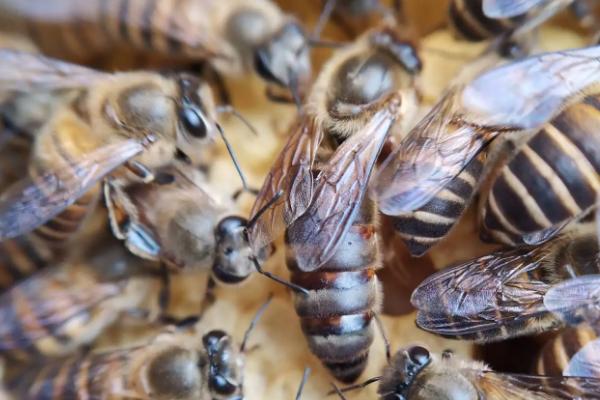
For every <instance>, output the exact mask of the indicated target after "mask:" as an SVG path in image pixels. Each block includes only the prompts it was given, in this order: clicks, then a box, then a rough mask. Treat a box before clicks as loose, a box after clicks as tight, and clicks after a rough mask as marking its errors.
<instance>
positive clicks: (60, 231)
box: [33, 185, 100, 248]
mask: <svg viewBox="0 0 600 400" xmlns="http://www.w3.org/2000/svg"><path fill="white" fill-rule="evenodd" d="M99 189H100V188H99V186H98V185H96V186H95V187H94V188H93V189H91V190H89V191H88V192H87V193H85V194H84V195H83V196H82V197H80V198H79V199H77V200H76V201H75V203H73V204H72V205H70V206H69V207H67V209H65V210H64V211H63V212H61V213H60V214H58V215H57V216H56V217H54V218H53V219H51V220H50V221H48V222H47V223H46V224H44V225H42V226H40V227H39V228H37V229H36V230H35V231H33V234H34V235H35V236H37V237H39V238H41V239H43V240H44V241H46V242H47V243H48V244H49V245H50V246H52V247H57V248H62V247H65V246H66V245H68V244H69V240H70V239H71V238H72V237H73V236H74V235H75V234H76V233H77V232H78V231H79V229H80V228H81V226H82V225H83V223H84V221H85V220H86V218H87V216H88V215H89V214H90V213H91V212H92V211H93V210H94V207H95V205H96V202H97V200H98V198H99Z"/></svg>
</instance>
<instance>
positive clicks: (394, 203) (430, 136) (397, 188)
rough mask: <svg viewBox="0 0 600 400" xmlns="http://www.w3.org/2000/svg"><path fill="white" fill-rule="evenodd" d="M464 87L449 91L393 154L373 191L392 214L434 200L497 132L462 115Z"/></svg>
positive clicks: (388, 213)
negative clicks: (459, 116)
mask: <svg viewBox="0 0 600 400" xmlns="http://www.w3.org/2000/svg"><path fill="white" fill-rule="evenodd" d="M459 92H460V90H459V88H458V87H455V88H453V89H451V90H450V91H448V92H447V93H446V94H445V95H444V96H443V97H442V99H441V100H440V101H439V102H438V103H437V104H436V105H435V106H434V107H433V109H432V110H431V111H430V112H429V113H428V114H427V115H426V116H425V117H424V118H423V119H422V120H421V121H420V122H419V123H418V124H417V125H416V126H415V127H414V128H413V129H412V130H411V131H410V132H409V133H408V135H407V137H406V138H405V139H403V140H402V141H401V142H400V143H399V144H398V146H397V147H396V149H395V150H394V151H393V152H392V153H391V154H390V155H389V156H388V157H387V159H386V160H385V162H384V163H383V165H382V166H381V168H380V170H379V172H378V173H377V175H376V176H375V179H374V180H373V183H372V185H371V186H372V187H371V189H372V195H373V197H374V198H376V199H377V202H378V205H379V209H380V210H381V211H382V212H383V213H384V214H387V215H400V214H402V213H405V212H410V211H414V210H416V209H418V208H420V207H422V206H423V205H425V204H426V203H427V202H428V201H430V200H431V199H432V198H433V197H434V196H435V195H436V194H437V192H439V191H440V190H441V189H442V188H443V187H445V186H446V185H447V184H448V183H450V182H451V181H452V180H453V179H454V178H455V177H456V176H458V175H459V174H460V173H461V171H462V170H463V169H464V168H465V167H466V166H467V164H468V163H469V162H470V160H471V159H472V158H473V157H475V156H476V155H477V153H478V152H479V151H480V150H481V149H482V148H483V147H484V146H485V145H486V143H487V142H489V141H490V140H491V138H492V137H493V136H494V135H495V132H492V131H490V132H491V133H492V135H488V133H489V132H488V131H485V130H480V129H478V128H476V127H474V126H472V125H469V124H461V123H459V122H458V120H457V119H456V113H457V110H458V107H457V105H458V103H457V100H456V98H457V96H458V95H459Z"/></svg>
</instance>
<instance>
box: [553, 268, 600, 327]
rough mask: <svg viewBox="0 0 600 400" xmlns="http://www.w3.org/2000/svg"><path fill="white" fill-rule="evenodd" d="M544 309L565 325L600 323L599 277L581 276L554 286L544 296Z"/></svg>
mask: <svg viewBox="0 0 600 400" xmlns="http://www.w3.org/2000/svg"><path fill="white" fill-rule="evenodd" d="M544 304H545V306H546V308H547V309H548V310H549V311H551V312H553V313H554V314H556V315H557V316H558V317H559V318H561V319H562V320H563V321H565V322H566V323H567V324H571V325H576V324H579V323H581V322H584V321H585V322H589V323H590V324H592V325H593V324H596V323H598V322H599V321H600V275H583V276H578V277H576V278H572V279H569V280H566V281H564V282H561V283H558V284H556V285H554V286H553V287H552V288H551V289H550V290H548V293H546V295H545V296H544Z"/></svg>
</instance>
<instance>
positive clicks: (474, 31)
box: [448, 0, 522, 42]
mask: <svg viewBox="0 0 600 400" xmlns="http://www.w3.org/2000/svg"><path fill="white" fill-rule="evenodd" d="M448 17H449V21H450V26H451V28H452V30H453V31H454V32H455V33H456V34H457V35H458V36H459V37H461V38H462V39H465V40H469V41H472V42H478V41H482V40H486V39H491V38H493V37H495V36H497V35H499V34H502V33H504V32H508V31H509V30H511V29H513V28H515V27H516V26H517V25H518V23H519V22H520V21H521V20H522V16H518V17H515V18H510V19H508V18H505V19H492V18H488V17H486V16H485V14H484V13H483V5H482V0H452V1H451V2H450V7H449V10H448Z"/></svg>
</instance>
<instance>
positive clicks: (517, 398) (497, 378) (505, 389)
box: [471, 369, 600, 400]
mask: <svg viewBox="0 0 600 400" xmlns="http://www.w3.org/2000/svg"><path fill="white" fill-rule="evenodd" d="M471 371H472V372H471V374H472V377H473V378H472V379H473V381H475V382H476V385H477V387H478V388H479V389H480V390H481V391H482V392H483V394H484V398H486V399H494V400H551V399H552V400H556V399H565V400H567V399H569V400H572V399H586V400H587V399H600V379H595V378H585V377H563V376H540V375H525V374H508V373H500V372H493V371H481V370H475V369H473V370H471Z"/></svg>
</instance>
